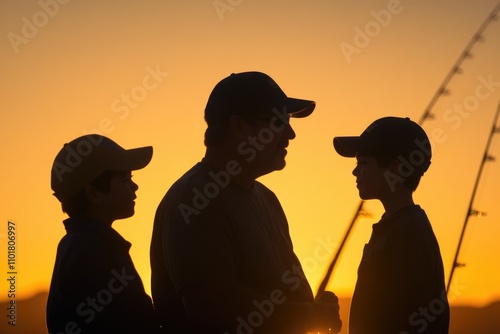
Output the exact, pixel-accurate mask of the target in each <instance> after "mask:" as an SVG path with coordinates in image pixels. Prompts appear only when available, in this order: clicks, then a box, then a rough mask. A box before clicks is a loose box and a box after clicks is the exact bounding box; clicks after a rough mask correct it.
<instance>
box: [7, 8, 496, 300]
mask: <svg viewBox="0 0 500 334" xmlns="http://www.w3.org/2000/svg"><path fill="white" fill-rule="evenodd" d="M497 3H498V2H497V1H490V0H481V1H476V0H413V1H411V0H401V1H396V0H391V1H388V0H383V1H378V0H361V1H348V0H339V1H330V0H329V1H326V0H325V1H323V0H312V1H296V0H274V1H264V0H239V1H237V0H231V1H230V0H220V1H213V0H204V1H200V0H199V1H167V0H143V1H131V0H122V1H97V0H86V1H83V0H72V1H68V0H65V1H63V0H60V1H56V0H40V1H26V0H10V1H8V0H2V1H0V17H1V19H0V33H1V34H2V36H3V37H2V39H1V40H0V60H1V61H0V73H1V74H2V75H1V84H2V89H1V92H2V94H1V95H2V98H1V111H0V113H1V116H2V121H1V122H0V136H1V137H0V138H1V140H0V156H1V159H2V164H1V166H0V175H1V184H2V192H1V193H0V203H1V205H0V246H1V247H0V254H3V255H0V259H2V260H1V261H2V262H1V263H0V268H1V272H0V277H2V279H1V280H0V300H5V299H7V291H8V286H7V282H6V278H7V277H8V275H7V272H8V268H7V245H6V242H7V228H8V227H7V225H8V221H9V220H10V221H12V222H14V223H15V226H16V233H17V258H16V271H17V281H16V284H17V285H16V289H17V297H16V298H25V297H26V298H27V297H30V296H31V295H33V294H34V293H37V292H38V291H43V290H47V289H48V285H49V283H50V278H51V273H52V268H53V264H54V260H55V254H56V247H57V244H58V242H59V240H60V239H61V237H62V236H63V235H64V234H65V231H64V227H63V224H62V220H63V219H64V218H65V215H64V214H63V213H62V212H61V210H60V205H59V202H58V201H57V200H56V199H55V197H53V196H52V192H51V189H50V168H51V165H52V161H53V159H54V157H55V155H56V154H57V152H58V151H59V149H60V148H61V147H62V145H63V143H65V142H68V141H70V140H72V139H74V138H76V137H78V136H80V135H82V134H85V133H89V132H98V133H101V134H104V135H106V136H109V137H110V138H112V139H113V140H115V141H117V142H118V143H120V144H121V145H122V146H124V147H126V148H132V147H138V146H145V145H152V146H153V147H154V155H153V159H152V161H151V163H150V165H149V166H147V167H146V168H145V169H143V170H140V171H137V172H135V173H134V180H135V181H136V182H137V183H138V184H139V191H138V192H137V195H138V199H137V201H136V203H137V204H136V214H135V216H134V217H132V218H130V219H126V220H121V221H116V222H115V223H114V224H113V227H114V228H116V229H117V230H118V231H119V232H120V233H121V234H122V235H123V236H124V237H125V238H126V239H127V240H129V241H130V242H131V243H132V245H133V246H132V248H131V255H132V258H133V260H134V262H135V264H136V267H137V269H138V271H139V273H140V274H141V277H142V279H143V281H144V284H145V286H146V289H147V291H148V292H149V291H150V283H149V280H150V268H149V242H150V236H151V230H152V222H153V217H154V213H155V210H156V207H157V205H158V203H159V201H160V199H161V198H162V196H163V195H164V193H165V191H166V190H167V189H168V188H169V187H170V185H171V184H172V183H173V182H174V181H175V180H176V179H177V178H178V177H179V176H180V175H181V174H182V173H183V172H184V171H186V170H187V169H188V168H190V167H191V166H192V165H193V164H194V163H196V162H197V161H199V160H200V159H201V158H202V156H203V154H204V146H203V133H204V130H205V123H204V121H203V110H204V107H205V103H206V101H207V98H208V95H209V93H210V91H211V90H212V88H213V86H214V85H215V84H216V83H217V82H218V81H219V80H221V79H222V78H224V77H226V76H227V75H229V74H230V73H231V72H242V71H249V70H258V71H262V72H265V73H267V74H269V75H270V76H271V77H273V78H274V79H275V80H276V82H277V83H278V84H279V85H280V86H281V87H282V88H283V90H284V91H285V93H287V94H288V95H289V96H293V97H299V98H306V99H313V100H315V101H316V102H317V108H316V110H315V111H314V113H313V114H312V115H311V117H308V118H306V119H297V120H292V126H293V127H294V129H295V131H296V133H297V137H296V139H295V140H293V141H291V143H290V147H289V149H288V156H287V166H286V168H285V169H284V170H282V171H279V172H274V173H272V174H270V175H266V176H264V177H262V178H261V179H260V181H262V182H263V183H264V184H265V185H267V186H268V187H269V188H271V189H272V190H273V191H274V192H275V193H276V194H277V196H278V198H279V199H280V200H281V203H282V205H283V207H284V209H285V212H286V213H287V217H288V220H289V225H290V233H291V236H292V239H293V241H294V247H295V250H296V253H297V255H298V256H299V258H300V259H301V261H302V263H303V266H304V270H305V272H306V275H307V277H308V278H309V280H310V282H311V285H312V287H313V289H314V290H316V287H317V286H318V285H319V283H320V281H321V278H322V277H323V275H324V272H325V270H326V268H327V266H328V264H329V261H330V259H331V258H332V256H333V255H334V253H335V251H336V250H337V247H338V245H339V242H340V240H341V238H342V236H343V234H344V232H345V230H346V229H347V226H348V224H349V222H350V220H351V217H352V215H353V214H354V211H355V209H356V207H357V205H358V203H359V198H358V194H357V189H356V188H355V180H354V177H353V176H352V174H351V171H352V169H353V168H354V166H355V162H354V160H353V159H345V158H341V157H340V156H338V155H337V154H336V153H335V152H334V150H333V146H332V138H333V136H336V135H358V134H360V133H361V132H362V131H363V130H364V129H365V128H366V126H367V125H368V124H369V123H371V122H372V121H373V120H375V119H377V118H379V117H382V116H387V115H394V116H409V117H410V118H412V119H414V120H418V119H419V118H420V117H421V115H422V114H423V112H424V110H425V108H426V106H427V104H428V103H429V101H430V99H431V98H432V96H433V95H434V93H435V92H436V90H437V89H438V87H439V85H440V84H441V82H442V81H443V80H444V78H445V76H446V75H447V73H448V72H449V70H450V69H451V67H452V65H453V63H454V62H455V61H456V60H457V59H458V57H459V55H460V54H461V53H462V51H463V49H464V48H465V46H466V44H467V43H468V42H469V41H470V40H471V38H472V37H473V35H474V33H475V32H476V30H477V29H478V28H479V27H480V25H481V24H482V22H483V21H484V20H485V19H486V17H487V16H488V15H489V13H490V12H491V10H492V9H493V8H495V6H496V5H497ZM483 37H484V40H483V41H482V42H480V43H477V44H476V45H475V46H474V48H473V50H472V52H473V56H472V57H471V58H468V59H466V60H465V62H464V63H463V64H462V69H463V73H462V74H460V75H457V76H454V77H453V79H452V80H451V82H450V84H449V85H448V88H449V90H450V94H448V95H446V96H443V97H442V98H440V99H439V100H438V102H437V104H436V105H435V107H434V109H433V114H434V115H435V117H434V119H433V120H427V121H425V122H424V123H423V128H424V129H425V130H426V131H427V133H428V134H429V137H430V138H431V141H432V143H433V145H434V146H433V148H434V152H433V153H434V156H433V163H432V165H431V167H430V169H429V171H428V173H427V174H426V175H425V176H424V178H423V179H422V182H421V185H420V187H419V189H418V190H417V192H416V194H415V199H416V201H417V202H418V203H419V204H420V205H421V206H422V207H423V208H424V209H425V210H426V212H427V214H428V216H429V218H430V220H431V222H432V224H433V227H434V231H435V233H436V236H437V238H438V240H439V243H440V246H441V251H442V256H443V262H444V266H445V269H446V275H447V276H448V275H449V272H450V269H451V265H452V261H453V256H454V254H455V250H456V247H457V243H458V238H459V234H460V230H461V228H462V224H463V222H464V219H465V216H466V211H467V207H468V204H469V201H470V198H471V195H472V189H473V185H474V181H475V179H476V175H477V172H478V169H479V166H480V163H481V159H482V156H483V151H484V149H485V145H486V141H487V137H488V134H489V132H490V130H491V126H492V120H493V117H494V114H495V111H496V108H497V106H498V103H499V101H500V63H499V59H500V21H496V22H492V23H491V24H490V25H489V26H488V28H487V29H486V31H485V32H484V34H483ZM490 154H491V155H496V156H497V157H498V158H499V159H500V137H498V136H495V137H494V138H493V141H492V144H491V148H490ZM499 189H500V163H499V162H491V163H488V164H486V166H485V168H484V171H483V175H482V178H481V182H480V184H479V187H478V191H477V195H476V199H475V201H474V208H476V209H478V210H480V211H485V212H487V214H486V215H485V216H483V217H481V218H478V217H471V218H470V220H469V225H468V228H467V232H466V235H465V239H464V243H463V247H462V251H461V254H460V257H459V261H460V262H463V263H466V266H465V267H463V268H460V269H457V271H456V273H455V276H454V285H453V286H452V293H451V295H450V300H451V302H452V304H455V305H457V304H473V305H478V306H480V305H486V304H488V303H489V302H491V301H494V300H497V299H500V285H499V284H498V282H499V281H500V269H499V267H498V263H499V260H500V242H499V241H498V238H499V237H500V224H499V221H500V207H499V203H500V195H499V194H498V190H499ZM366 210H367V211H369V212H370V213H371V216H366V217H363V218H362V219H360V220H359V221H358V222H357V224H356V226H355V228H354V230H353V233H352V234H351V237H350V239H349V242H348V244H347V246H346V248H345V250H344V253H343V255H342V258H341V259H340V262H339V263H338V265H337V267H336V268H335V271H334V274H333V277H332V280H331V282H330V284H329V287H328V288H329V289H330V290H333V291H334V292H335V293H337V294H338V295H339V296H350V294H351V293H352V291H353V287H354V284H355V281H356V270H357V266H358V264H359V260H360V258H361V252H362V248H363V245H364V243H366V242H367V241H368V238H369V235H370V233H371V226H372V224H373V223H375V222H377V220H378V218H379V217H380V215H381V214H382V213H383V210H382V207H381V205H380V204H379V203H378V202H376V201H370V202H368V203H367V204H366Z"/></svg>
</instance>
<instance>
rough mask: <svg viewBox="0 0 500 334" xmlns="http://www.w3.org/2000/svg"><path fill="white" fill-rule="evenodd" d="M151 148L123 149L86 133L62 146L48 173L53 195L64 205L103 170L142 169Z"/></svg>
mask: <svg viewBox="0 0 500 334" xmlns="http://www.w3.org/2000/svg"><path fill="white" fill-rule="evenodd" d="M152 156H153V147H151V146H146V147H140V148H134V149H129V150H126V149H124V148H123V147H121V146H120V145H118V144H117V143H115V142H114V141H112V140H111V139H109V138H107V137H104V136H101V135H98V134H89V135H85V136H81V137H78V138H76V139H74V140H72V141H71V142H69V143H66V144H64V146H63V148H62V149H61V150H60V151H59V153H58V154H57V156H56V158H55V160H54V163H53V165H52V170H51V187H52V190H54V196H55V197H57V199H58V200H59V201H61V202H64V201H66V200H68V199H69V198H71V197H72V196H74V195H76V193H78V191H80V190H82V189H83V188H84V187H85V186H86V185H88V184H90V183H91V182H92V181H94V180H95V179H96V178H97V177H98V176H99V175H101V174H102V173H104V172H105V171H107V170H117V171H131V170H137V169H141V168H144V167H146V165H147V164H148V163H149V162H150V161H151V158H152Z"/></svg>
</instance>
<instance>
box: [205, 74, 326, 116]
mask: <svg viewBox="0 0 500 334" xmlns="http://www.w3.org/2000/svg"><path fill="white" fill-rule="evenodd" d="M315 107H316V103H315V102H314V101H310V100H304V99H297V98H292V97H288V96H287V95H286V94H285V93H284V92H283V90H281V88H280V87H279V86H278V84H277V83H276V82H275V81H274V80H273V79H272V78H271V77H270V76H268V75H267V74H265V73H261V72H242V73H233V74H231V75H230V76H228V77H226V78H224V79H222V80H221V81H220V82H219V83H218V84H217V85H216V86H215V87H214V89H213V90H212V93H211V94H210V97H209V98H208V102H207V106H206V108H205V120H206V121H207V123H208V125H213V124H218V123H221V122H222V121H225V120H227V119H229V117H230V116H232V115H240V116H254V115H257V114H259V113H271V112H273V110H274V109H278V111H279V112H280V113H284V112H286V113H287V114H289V115H290V116H292V117H306V116H309V115H310V114H311V113H312V112H313V110H314V108H315Z"/></svg>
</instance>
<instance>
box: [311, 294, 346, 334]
mask: <svg viewBox="0 0 500 334" xmlns="http://www.w3.org/2000/svg"><path fill="white" fill-rule="evenodd" d="M339 309H340V306H339V299H338V297H337V296H336V295H335V294H334V293H333V292H331V291H325V292H323V293H322V294H321V295H320V296H318V297H317V298H316V301H315V302H314V311H315V314H316V319H317V327H318V328H317V330H318V331H319V332H322V333H338V332H340V330H341V329H342V320H340V314H339Z"/></svg>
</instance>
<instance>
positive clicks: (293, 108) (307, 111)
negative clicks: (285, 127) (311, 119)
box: [286, 97, 316, 118]
mask: <svg viewBox="0 0 500 334" xmlns="http://www.w3.org/2000/svg"><path fill="white" fill-rule="evenodd" d="M286 107H287V112H288V114H289V115H290V116H292V117H296V118H302V117H307V116H309V115H311V114H312V112H313V111H314V108H316V102H314V101H310V100H302V99H296V98H293V97H288V98H287V101H286Z"/></svg>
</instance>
